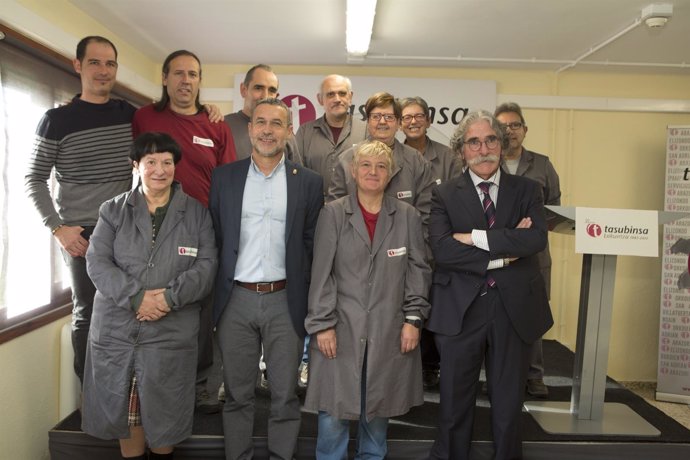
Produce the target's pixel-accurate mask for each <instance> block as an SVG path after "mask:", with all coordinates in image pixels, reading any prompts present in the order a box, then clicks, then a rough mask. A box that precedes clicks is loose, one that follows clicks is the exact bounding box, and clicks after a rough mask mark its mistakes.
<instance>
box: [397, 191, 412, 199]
mask: <svg viewBox="0 0 690 460" xmlns="http://www.w3.org/2000/svg"><path fill="white" fill-rule="evenodd" d="M397 196H398V199H399V200H404V199H405V198H412V192H411V191H410V190H403V191H401V192H398V193H397Z"/></svg>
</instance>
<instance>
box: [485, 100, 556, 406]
mask: <svg viewBox="0 0 690 460" xmlns="http://www.w3.org/2000/svg"><path fill="white" fill-rule="evenodd" d="M494 116H495V117H496V119H497V120H498V121H499V122H500V123H501V124H502V126H503V128H504V129H505V131H506V135H507V136H508V139H509V141H510V145H509V147H508V148H507V149H506V150H505V151H504V152H503V165H502V167H503V170H504V171H506V172H508V173H510V174H517V175H518V176H524V177H528V178H530V179H532V180H535V181H537V182H539V184H541V187H542V192H543V194H544V204H545V205H557V206H559V205H560V204H561V188H560V183H559V179H558V173H557V172H556V169H555V168H554V167H553V165H552V164H551V161H550V160H549V157H547V156H546V155H542V154H540V153H536V152H531V151H529V150H527V149H526V148H524V147H523V146H522V143H523V141H524V140H525V135H526V134H527V123H525V118H524V117H523V116H522V109H521V108H520V106H519V105H517V104H516V103H514V102H506V103H504V104H501V105H499V106H498V107H496V110H495V111H494ZM537 258H538V259H539V269H540V271H541V275H542V277H543V278H544V284H545V285H546V292H547V294H549V296H550V293H551V253H550V252H549V245H548V244H547V245H546V249H544V250H543V251H541V252H540V253H539V254H537ZM527 393H528V394H529V395H530V396H534V397H537V398H547V397H548V396H549V390H548V388H547V386H546V385H545V384H544V354H543V352H542V341H541V338H540V339H538V340H537V341H536V342H534V344H532V353H531V355H530V366H529V372H528V374H527Z"/></svg>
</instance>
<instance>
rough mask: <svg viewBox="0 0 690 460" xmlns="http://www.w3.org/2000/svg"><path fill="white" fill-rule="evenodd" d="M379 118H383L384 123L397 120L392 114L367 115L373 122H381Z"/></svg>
mask: <svg viewBox="0 0 690 460" xmlns="http://www.w3.org/2000/svg"><path fill="white" fill-rule="evenodd" d="M381 118H383V119H384V120H385V121H388V122H390V121H395V120H397V118H396V117H395V114H393V113H370V114H369V119H370V120H373V121H381Z"/></svg>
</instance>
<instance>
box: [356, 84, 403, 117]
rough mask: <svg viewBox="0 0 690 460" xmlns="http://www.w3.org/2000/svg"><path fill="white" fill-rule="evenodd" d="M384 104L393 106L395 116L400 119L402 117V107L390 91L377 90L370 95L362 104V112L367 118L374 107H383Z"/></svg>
mask: <svg viewBox="0 0 690 460" xmlns="http://www.w3.org/2000/svg"><path fill="white" fill-rule="evenodd" d="M385 105H392V106H393V113H394V114H395V118H397V119H398V120H400V117H402V109H401V108H400V102H398V100H397V99H396V98H395V97H394V96H393V95H392V94H390V93H386V92H383V91H382V92H379V93H376V94H374V95H372V96H371V97H370V98H369V99H367V102H366V103H365V104H364V113H366V114H367V118H369V115H370V114H371V112H372V111H373V110H374V109H375V108H376V107H383V106H385Z"/></svg>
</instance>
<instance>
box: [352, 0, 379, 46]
mask: <svg viewBox="0 0 690 460" xmlns="http://www.w3.org/2000/svg"><path fill="white" fill-rule="evenodd" d="M346 8H347V9H346V11H345V16H346V31H345V34H346V39H345V42H346V47H347V52H348V53H349V54H353V55H357V56H364V55H365V54H367V51H369V43H370V42H371V31H372V29H373V28H374V15H375V14H376V0H347V6H346Z"/></svg>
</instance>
